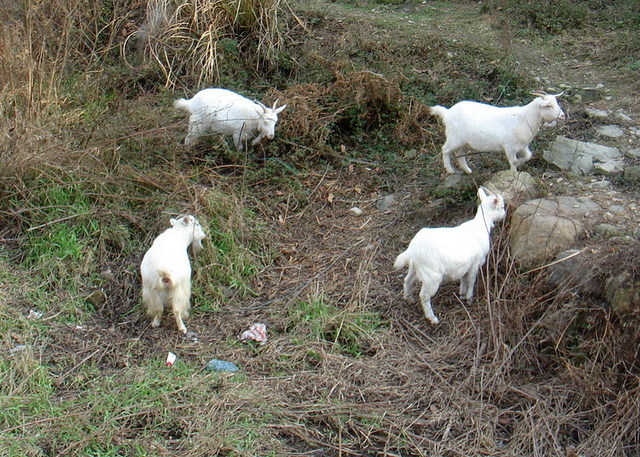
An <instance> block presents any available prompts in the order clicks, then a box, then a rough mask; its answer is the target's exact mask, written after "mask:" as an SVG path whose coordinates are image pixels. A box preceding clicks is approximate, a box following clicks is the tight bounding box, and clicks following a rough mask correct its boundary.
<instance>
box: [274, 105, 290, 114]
mask: <svg viewBox="0 0 640 457" xmlns="http://www.w3.org/2000/svg"><path fill="white" fill-rule="evenodd" d="M286 107H287V105H282V106H280V107H278V108H276V114H280V113H281V112H283V111H284V109H285V108H286Z"/></svg>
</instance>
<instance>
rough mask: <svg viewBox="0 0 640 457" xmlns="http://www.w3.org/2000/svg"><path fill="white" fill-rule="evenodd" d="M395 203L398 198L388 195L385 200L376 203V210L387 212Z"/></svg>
mask: <svg viewBox="0 0 640 457" xmlns="http://www.w3.org/2000/svg"><path fill="white" fill-rule="evenodd" d="M395 201H396V197H394V196H393V195H387V196H386V197H384V198H383V199H381V200H378V202H377V203H376V208H378V209H379V210H380V211H387V210H388V209H389V208H391V205H393V203H394V202H395Z"/></svg>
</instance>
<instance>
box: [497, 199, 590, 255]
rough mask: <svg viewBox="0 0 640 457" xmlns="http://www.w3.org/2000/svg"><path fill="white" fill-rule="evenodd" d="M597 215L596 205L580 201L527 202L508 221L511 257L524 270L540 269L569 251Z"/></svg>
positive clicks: (588, 201) (546, 200)
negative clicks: (547, 262)
mask: <svg viewBox="0 0 640 457" xmlns="http://www.w3.org/2000/svg"><path fill="white" fill-rule="evenodd" d="M600 211H601V208H600V206H599V205H598V204H596V203H594V202H593V201H591V200H589V199H587V198H581V197H567V196H561V197H552V198H542V199H537V200H530V201H528V202H526V203H524V204H523V205H521V206H519V207H518V208H517V209H516V210H515V211H514V212H513V215H512V217H511V230H510V232H509V245H510V247H511V255H512V256H513V257H514V258H515V259H516V260H517V261H518V263H520V264H521V265H522V266H525V267H531V266H539V265H542V264H543V263H544V262H545V261H547V260H549V259H552V258H553V257H554V256H555V255H556V254H558V253H559V252H561V251H563V250H565V249H568V248H570V247H572V246H573V244H574V242H575V240H576V238H577V237H578V235H580V234H581V233H583V232H584V231H585V229H586V227H587V226H590V225H591V224H589V223H588V222H589V220H592V221H593V219H594V215H595V214H597V213H599V212H600Z"/></svg>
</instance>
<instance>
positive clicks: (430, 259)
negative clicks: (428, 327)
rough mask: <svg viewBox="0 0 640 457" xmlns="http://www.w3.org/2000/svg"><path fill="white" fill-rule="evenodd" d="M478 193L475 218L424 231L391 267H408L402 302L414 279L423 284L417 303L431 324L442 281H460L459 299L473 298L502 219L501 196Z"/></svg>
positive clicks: (503, 212) (481, 190) (434, 321)
mask: <svg viewBox="0 0 640 457" xmlns="http://www.w3.org/2000/svg"><path fill="white" fill-rule="evenodd" d="M487 192H488V191H485V190H484V189H483V188H482V187H481V188H479V189H478V197H479V198H480V205H479V206H478V211H477V213H476V216H475V217H474V218H473V219H471V220H470V221H467V222H464V223H463V224H461V225H458V226H457V227H440V228H423V229H421V230H420V231H419V232H418V233H417V234H416V235H415V237H414V238H413V239H412V240H411V242H410V243H409V247H408V248H407V249H406V250H405V251H404V252H403V253H402V254H400V255H399V256H398V257H397V258H396V261H395V263H394V267H395V268H396V270H399V269H401V268H403V267H409V272H408V273H407V276H406V277H405V278H404V298H405V299H409V297H410V296H411V290H412V288H413V284H414V283H415V281H416V279H418V280H419V281H420V282H421V283H422V288H421V289H420V300H421V302H422V308H423V310H424V315H425V317H426V318H427V319H428V320H429V321H430V322H431V323H433V324H437V323H438V318H437V317H436V316H435V314H434V313H433V309H432V308H431V297H432V296H433V295H435V293H436V292H437V291H438V288H439V287H440V284H441V283H442V282H443V281H455V280H458V279H459V280H460V295H464V296H465V297H466V299H467V301H469V302H470V301H471V299H472V298H473V289H474V287H475V283H476V277H477V275H478V270H479V269H480V267H481V266H482V265H484V262H485V260H486V258H487V254H488V252H489V248H490V244H491V241H490V235H491V229H492V228H493V225H494V224H495V223H496V222H498V221H500V220H502V219H504V217H505V215H506V211H505V208H504V201H503V199H502V196H500V195H494V194H491V193H487Z"/></svg>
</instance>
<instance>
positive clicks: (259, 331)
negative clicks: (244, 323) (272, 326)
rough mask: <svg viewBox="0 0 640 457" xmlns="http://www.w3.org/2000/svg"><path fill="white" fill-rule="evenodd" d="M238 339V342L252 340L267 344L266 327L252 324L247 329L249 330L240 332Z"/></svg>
mask: <svg viewBox="0 0 640 457" xmlns="http://www.w3.org/2000/svg"><path fill="white" fill-rule="evenodd" d="M238 338H240V341H247V340H253V341H257V342H259V343H260V344H265V343H266V342H267V326H266V325H265V324H260V323H258V324H253V325H252V326H251V327H249V330H245V331H244V332H242V334H240V336H239V337H238Z"/></svg>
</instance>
